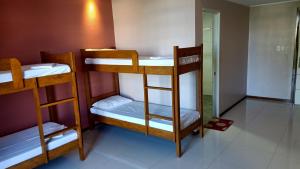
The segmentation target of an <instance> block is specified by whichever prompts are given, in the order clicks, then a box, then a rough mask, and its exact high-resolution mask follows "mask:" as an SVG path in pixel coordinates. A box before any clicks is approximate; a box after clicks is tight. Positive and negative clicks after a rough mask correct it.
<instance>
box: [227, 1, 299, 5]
mask: <svg viewBox="0 0 300 169" xmlns="http://www.w3.org/2000/svg"><path fill="white" fill-rule="evenodd" d="M228 1H231V2H235V3H238V4H242V5H247V6H256V5H263V4H268V3H276V2H289V1H296V0H228Z"/></svg>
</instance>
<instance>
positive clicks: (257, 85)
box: [247, 2, 300, 99]
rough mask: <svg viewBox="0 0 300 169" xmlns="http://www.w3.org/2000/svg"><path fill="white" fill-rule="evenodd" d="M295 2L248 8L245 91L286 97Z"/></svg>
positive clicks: (287, 93) (290, 69)
mask: <svg viewBox="0 0 300 169" xmlns="http://www.w3.org/2000/svg"><path fill="white" fill-rule="evenodd" d="M297 6H300V2H291V3H285V4H277V5H267V6H258V7H252V8H251V9H250V35H249V36H250V37H249V58H248V88H247V94H248V95H252V96H261V97H270V98H279V99H290V97H291V82H292V69H293V54H294V53H293V51H294V46H293V43H294V36H295V28H296V13H297Z"/></svg>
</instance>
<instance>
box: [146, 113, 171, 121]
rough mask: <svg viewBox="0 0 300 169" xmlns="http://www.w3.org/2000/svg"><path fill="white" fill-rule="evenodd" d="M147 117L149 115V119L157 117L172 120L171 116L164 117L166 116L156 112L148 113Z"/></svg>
mask: <svg viewBox="0 0 300 169" xmlns="http://www.w3.org/2000/svg"><path fill="white" fill-rule="evenodd" d="M149 117H150V119H152V118H157V119H162V120H169V121H173V118H172V117H166V116H161V115H157V114H149Z"/></svg>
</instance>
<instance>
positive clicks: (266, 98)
mask: <svg viewBox="0 0 300 169" xmlns="http://www.w3.org/2000/svg"><path fill="white" fill-rule="evenodd" d="M247 98H250V99H260V100H270V101H278V102H285V103H290V102H291V100H289V99H278V98H272V97H261V96H250V95H248V96H247Z"/></svg>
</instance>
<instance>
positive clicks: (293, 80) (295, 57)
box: [291, 8, 300, 104]
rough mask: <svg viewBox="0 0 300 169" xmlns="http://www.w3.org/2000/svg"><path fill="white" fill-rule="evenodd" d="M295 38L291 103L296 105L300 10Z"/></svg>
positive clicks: (298, 10)
mask: <svg viewBox="0 0 300 169" xmlns="http://www.w3.org/2000/svg"><path fill="white" fill-rule="evenodd" d="M295 30H296V31H295V38H294V45H295V46H294V48H295V50H294V60H293V75H292V91H291V92H292V93H291V102H292V104H295V95H296V83H297V74H298V72H297V70H298V69H299V68H298V66H300V63H299V61H300V59H299V52H300V51H299V50H300V49H299V41H300V8H298V9H297V19H296V28H295Z"/></svg>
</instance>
